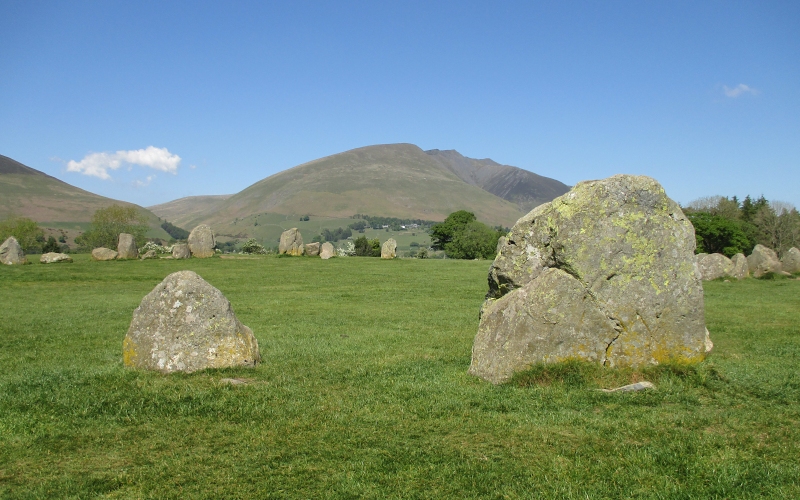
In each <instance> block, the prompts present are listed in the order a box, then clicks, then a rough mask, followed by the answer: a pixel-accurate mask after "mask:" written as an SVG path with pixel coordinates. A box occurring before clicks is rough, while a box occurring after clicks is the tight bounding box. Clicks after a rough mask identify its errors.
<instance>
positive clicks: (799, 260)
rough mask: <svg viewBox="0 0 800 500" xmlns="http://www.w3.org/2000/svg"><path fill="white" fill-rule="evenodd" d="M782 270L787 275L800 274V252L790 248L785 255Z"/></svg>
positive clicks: (782, 260)
mask: <svg viewBox="0 0 800 500" xmlns="http://www.w3.org/2000/svg"><path fill="white" fill-rule="evenodd" d="M781 268H782V269H783V270H784V271H786V272H787V273H800V250H798V249H797V248H795V247H792V248H790V249H789V250H787V251H786V252H785V253H784V254H783V259H781Z"/></svg>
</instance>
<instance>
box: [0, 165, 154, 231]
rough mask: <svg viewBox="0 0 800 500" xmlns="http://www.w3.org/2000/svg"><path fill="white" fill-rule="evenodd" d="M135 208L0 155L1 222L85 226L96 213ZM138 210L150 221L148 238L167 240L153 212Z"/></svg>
mask: <svg viewBox="0 0 800 500" xmlns="http://www.w3.org/2000/svg"><path fill="white" fill-rule="evenodd" d="M115 203H116V204H118V205H133V203H128V202H126V201H119V200H114V199H111V198H106V197H104V196H99V195H96V194H94V193H90V192H89V191H84V190H83V189H80V188H77V187H75V186H72V185H70V184H67V183H66V182H63V181H60V180H58V179H56V178H55V177H52V176H49V175H47V174H45V173H44V172H41V171H39V170H36V169H33V168H30V167H28V166H25V165H23V164H22V163H20V162H18V161H15V160H12V159H11V158H9V157H7V156H3V155H0V219H5V218H7V217H9V216H21V217H28V218H30V219H33V220H34V221H36V222H40V223H45V224H42V225H44V226H48V224H47V223H56V224H54V225H56V226H61V224H58V223H86V222H89V221H91V220H92V215H93V214H94V212H95V211H96V210H97V209H100V208H105V207H108V206H110V205H113V204H115ZM133 206H136V207H138V208H139V209H140V210H141V211H142V212H143V213H144V214H145V215H146V216H147V219H148V224H149V225H150V227H151V231H150V232H149V233H148V235H149V236H152V237H157V238H164V239H168V238H169V235H168V234H167V233H166V232H165V231H164V230H163V229H161V227H160V226H159V224H160V222H159V220H158V217H157V216H156V215H155V214H153V213H152V212H151V211H149V210H147V209H145V208H143V207H139V206H138V205H133Z"/></svg>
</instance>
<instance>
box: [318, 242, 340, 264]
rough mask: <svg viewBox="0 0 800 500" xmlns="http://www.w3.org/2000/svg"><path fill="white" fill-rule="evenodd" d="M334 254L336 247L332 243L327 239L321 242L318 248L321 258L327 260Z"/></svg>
mask: <svg viewBox="0 0 800 500" xmlns="http://www.w3.org/2000/svg"><path fill="white" fill-rule="evenodd" d="M334 255H336V249H335V248H334V247H333V244H332V243H331V242H329V241H326V242H325V243H323V244H322V246H321V247H320V249H319V256H320V257H321V258H322V259H323V260H328V259H330V258H331V257H333V256H334Z"/></svg>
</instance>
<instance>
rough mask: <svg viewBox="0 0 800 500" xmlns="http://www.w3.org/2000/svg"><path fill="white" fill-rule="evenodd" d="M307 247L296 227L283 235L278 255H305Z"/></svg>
mask: <svg viewBox="0 0 800 500" xmlns="http://www.w3.org/2000/svg"><path fill="white" fill-rule="evenodd" d="M304 250H305V245H303V236H302V235H301V234H300V231H298V230H297V228H296V227H293V228H291V229H287V230H286V231H284V232H283V233H282V234H281V241H280V243H279V244H278V253H281V254H284V253H285V254H287V255H303V252H304Z"/></svg>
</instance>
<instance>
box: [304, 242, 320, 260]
mask: <svg viewBox="0 0 800 500" xmlns="http://www.w3.org/2000/svg"><path fill="white" fill-rule="evenodd" d="M319 247H320V243H319V242H318V241H315V242H314V243H306V245H305V252H306V255H308V256H310V257H316V256H317V255H319Z"/></svg>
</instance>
